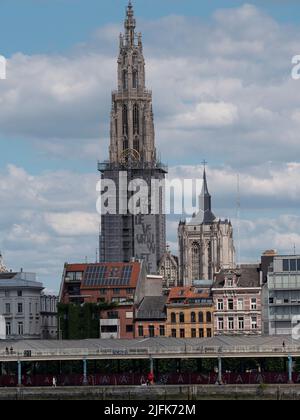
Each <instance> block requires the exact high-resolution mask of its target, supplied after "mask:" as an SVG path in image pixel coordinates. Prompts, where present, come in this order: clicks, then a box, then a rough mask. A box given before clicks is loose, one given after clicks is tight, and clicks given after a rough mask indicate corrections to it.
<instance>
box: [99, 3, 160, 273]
mask: <svg viewBox="0 0 300 420" xmlns="http://www.w3.org/2000/svg"><path fill="white" fill-rule="evenodd" d="M135 28H136V20H135V18H134V11H133V7H132V4H131V2H129V4H128V7H127V13H126V19H125V34H124V35H123V34H121V35H120V48H119V58H118V89H117V90H116V91H114V92H113V93H112V110H111V134H110V149H109V152H110V160H109V162H104V163H100V164H99V171H100V172H101V176H102V179H104V178H105V179H111V180H113V181H114V182H115V184H116V185H117V188H118V190H119V191H121V196H122V194H125V193H126V194H127V191H123V190H122V188H123V187H121V186H120V184H121V182H120V174H122V177H123V178H124V176H126V180H127V181H126V182H127V185H128V184H129V182H130V181H133V180H135V179H142V180H144V181H146V182H147V184H148V186H149V190H150V192H149V201H148V207H149V211H148V214H139V215H135V216H133V215H132V214H130V213H129V212H128V211H127V213H126V214H124V213H123V212H122V213H121V211H120V207H121V205H120V201H119V197H120V194H118V197H117V207H118V214H117V215H112V214H106V215H103V216H102V222H101V236H100V256H101V261H103V262H117V261H119V262H128V261H130V260H131V259H132V258H137V259H141V260H144V261H145V264H146V268H147V271H148V273H150V274H156V273H157V271H158V263H159V261H160V260H161V258H162V256H163V254H164V252H165V249H166V221H165V215H164V211H163V210H164V209H163V203H164V200H163V196H162V194H160V197H159V199H158V200H157V201H158V203H156V205H155V207H156V209H158V210H157V211H156V214H151V197H152V191H151V188H150V187H151V180H153V179H155V180H157V181H160V182H162V181H163V180H164V179H165V175H166V173H167V168H166V167H165V166H164V165H163V164H161V163H160V162H159V161H158V159H157V155H156V148H155V132H154V117H153V110H152V92H151V91H149V90H147V89H146V76H145V60H144V55H143V43H142V35H141V34H136V32H135ZM156 197H157V196H156ZM127 204H128V203H127ZM145 213H146V212H145Z"/></svg>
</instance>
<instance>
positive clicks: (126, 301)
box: [60, 251, 300, 339]
mask: <svg viewBox="0 0 300 420" xmlns="http://www.w3.org/2000/svg"><path fill="white" fill-rule="evenodd" d="M60 302H62V303H65V304H69V303H71V304H77V305H82V304H83V303H104V302H106V303H107V304H112V305H115V306H114V307H113V308H107V309H106V310H103V309H102V310H101V314H100V316H99V317H100V325H99V328H100V331H99V336H100V337H101V338H126V339H131V338H144V337H172V338H210V337H213V336H217V335H261V334H266V335H282V334H290V333H291V331H292V328H293V323H295V322H299V321H297V319H298V320H300V257H297V256H292V257H289V256H279V255H277V254H276V253H275V252H274V251H272V252H266V253H265V254H264V255H263V257H262V260H261V263H260V264H253V265H241V266H240V267H238V268H234V269H226V270H222V271H221V272H219V273H217V274H216V275H215V277H214V279H213V280H211V281H201V280H199V281H194V283H193V285H192V286H189V287H172V288H171V289H170V290H169V291H168V292H167V293H163V278H162V276H148V275H147V273H146V270H145V267H144V264H143V263H142V262H139V261H133V262H130V263H99V264H66V265H65V268H64V274H63V280H62V286H61V292H60Z"/></svg>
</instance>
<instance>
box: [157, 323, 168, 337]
mask: <svg viewBox="0 0 300 420" xmlns="http://www.w3.org/2000/svg"><path fill="white" fill-rule="evenodd" d="M159 335H160V336H161V337H164V336H165V335H166V329H165V326H164V325H160V326H159Z"/></svg>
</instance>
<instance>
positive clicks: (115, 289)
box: [60, 262, 147, 339]
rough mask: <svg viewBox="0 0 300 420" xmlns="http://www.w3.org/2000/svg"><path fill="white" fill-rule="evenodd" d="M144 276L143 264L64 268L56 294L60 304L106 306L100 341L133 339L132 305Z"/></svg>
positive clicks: (142, 285) (101, 264) (139, 294)
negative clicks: (58, 295) (104, 304)
mask: <svg viewBox="0 0 300 420" xmlns="http://www.w3.org/2000/svg"><path fill="white" fill-rule="evenodd" d="M146 280H147V275H146V272H145V269H144V264H143V263H140V262H131V263H100V264H65V267H64V272H63V278H62V283H61V290H60V302H61V303H64V304H69V303H73V304H79V305H80V304H84V303H99V304H101V303H107V304H115V305H116V306H115V307H113V308H112V309H109V310H103V311H101V314H99V315H100V326H99V328H100V333H99V336H100V337H101V338H124V339H131V338H134V324H133V320H134V305H135V303H138V302H139V301H140V300H141V297H140V296H141V295H142V294H143V291H144V290H145V288H146V286H145V283H146Z"/></svg>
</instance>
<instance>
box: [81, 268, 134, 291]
mask: <svg viewBox="0 0 300 420" xmlns="http://www.w3.org/2000/svg"><path fill="white" fill-rule="evenodd" d="M131 276H132V266H129V265H128V266H124V267H122V268H120V267H111V268H110V269H109V268H108V267H107V266H105V265H104V266H95V265H90V266H88V267H87V269H86V272H85V278H84V285H85V286H87V287H99V286H100V287H101V286H128V285H129V284H130V279H131Z"/></svg>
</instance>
